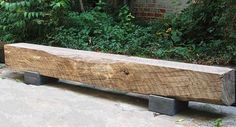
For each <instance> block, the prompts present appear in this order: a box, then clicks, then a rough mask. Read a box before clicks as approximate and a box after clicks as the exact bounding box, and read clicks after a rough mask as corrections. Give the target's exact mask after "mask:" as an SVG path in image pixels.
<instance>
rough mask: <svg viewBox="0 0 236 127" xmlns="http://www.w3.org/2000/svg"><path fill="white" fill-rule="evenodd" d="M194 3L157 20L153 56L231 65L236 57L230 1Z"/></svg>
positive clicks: (207, 0) (233, 19) (216, 0)
mask: <svg viewBox="0 0 236 127" xmlns="http://www.w3.org/2000/svg"><path fill="white" fill-rule="evenodd" d="M195 2H196V3H194V4H191V5H190V6H189V7H188V8H186V9H185V10H183V11H182V12H181V13H180V14H176V15H172V16H166V17H165V18H164V19H163V20H161V21H158V23H157V25H156V26H157V27H156V29H157V36H158V38H159V39H158V41H159V43H160V44H161V45H162V48H160V49H159V51H157V55H158V56H159V57H161V58H178V59H183V60H185V61H188V62H197V63H204V64H228V63H230V62H231V63H233V62H234V60H235V58H236V55H235V51H236V48H235V44H236V38H235V37H236V36H235V31H233V25H234V23H235V22H234V21H235V16H236V15H235V13H234V12H235V8H233V6H232V5H233V4H232V1H231V0H226V1H225V0H215V1H212V0H204V1H203V0H197V1H195ZM176 48H177V49H176ZM172 55H174V56H172ZM176 55H178V56H176Z"/></svg>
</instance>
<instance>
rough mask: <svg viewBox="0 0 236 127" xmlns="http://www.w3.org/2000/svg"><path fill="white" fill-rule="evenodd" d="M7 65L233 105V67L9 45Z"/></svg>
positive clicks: (137, 90) (101, 84) (112, 86)
mask: <svg viewBox="0 0 236 127" xmlns="http://www.w3.org/2000/svg"><path fill="white" fill-rule="evenodd" d="M5 60H6V65H7V66H8V67H10V68H12V69H15V70H19V71H35V72H39V73H40V74H42V75H45V76H50V77H55V78H60V79H65V80H72V81H79V82H81V83H85V84H90V85H94V86H96V87H101V88H109V89H113V90H118V91H123V92H133V93H140V94H147V95H150V94H153V95H161V96H167V97H173V98H176V99H179V100H183V101H190V100H191V101H200V102H208V103H215V104H224V105H231V104H233V103H234V101H235V81H234V80H235V77H234V75H235V74H234V70H233V69H230V68H224V67H213V66H204V65H196V64H187V63H180V62H171V61H164V60H155V59H146V58H138V57H130V56H124V55H114V54H107V53H98V52H90V51H81V50H73V49H66V48H58V47H49V46H42V45H34V44H26V43H17V44H8V45H5Z"/></svg>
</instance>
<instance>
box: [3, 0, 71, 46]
mask: <svg viewBox="0 0 236 127" xmlns="http://www.w3.org/2000/svg"><path fill="white" fill-rule="evenodd" d="M68 7H69V2H68V0H31V1H26V0H16V1H10V2H8V1H5V0H0V17H1V20H0V33H1V37H0V39H1V40H2V41H6V42H19V41H32V40H37V39H41V40H42V38H44V37H45V36H46V35H47V34H48V33H49V32H51V31H52V30H53V29H54V28H55V27H56V26H59V25H60V23H61V22H62V19H63V18H64V14H65V12H66V10H67V8H68Z"/></svg>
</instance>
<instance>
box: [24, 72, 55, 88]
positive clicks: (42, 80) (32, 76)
mask: <svg viewBox="0 0 236 127" xmlns="http://www.w3.org/2000/svg"><path fill="white" fill-rule="evenodd" d="M57 81H58V79H57V78H52V77H48V76H43V75H40V74H39V73H38V72H24V82H25V83H26V84H32V85H42V84H47V83H52V82H57Z"/></svg>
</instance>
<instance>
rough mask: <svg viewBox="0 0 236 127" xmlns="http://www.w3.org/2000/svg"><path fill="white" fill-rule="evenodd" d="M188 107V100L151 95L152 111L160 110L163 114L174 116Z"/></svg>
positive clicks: (150, 109) (149, 107) (150, 104)
mask: <svg viewBox="0 0 236 127" xmlns="http://www.w3.org/2000/svg"><path fill="white" fill-rule="evenodd" d="M187 108H188V102H184V101H179V100H176V99H173V98H166V97H161V96H156V95H150V96H149V104H148V109H149V111H152V112H158V113H161V114H165V115H170V116H173V115H175V114H177V113H178V112H180V111H182V110H184V109H187Z"/></svg>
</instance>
